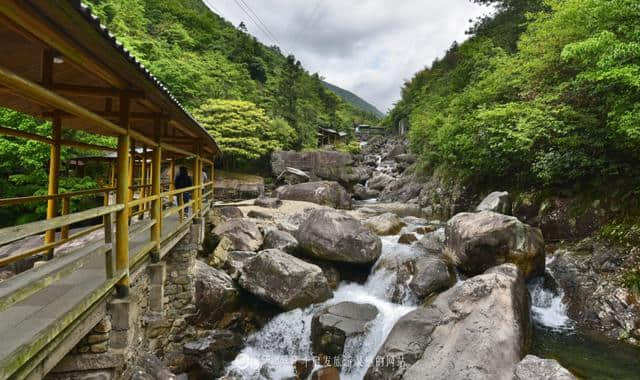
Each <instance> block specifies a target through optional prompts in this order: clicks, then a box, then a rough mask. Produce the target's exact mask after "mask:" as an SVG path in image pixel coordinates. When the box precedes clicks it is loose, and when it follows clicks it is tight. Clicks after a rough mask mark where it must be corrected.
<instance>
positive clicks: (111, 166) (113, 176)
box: [109, 162, 116, 187]
mask: <svg viewBox="0 0 640 380" xmlns="http://www.w3.org/2000/svg"><path fill="white" fill-rule="evenodd" d="M109 170H110V173H109V186H111V187H113V186H114V185H115V183H116V163H115V162H111V163H109Z"/></svg>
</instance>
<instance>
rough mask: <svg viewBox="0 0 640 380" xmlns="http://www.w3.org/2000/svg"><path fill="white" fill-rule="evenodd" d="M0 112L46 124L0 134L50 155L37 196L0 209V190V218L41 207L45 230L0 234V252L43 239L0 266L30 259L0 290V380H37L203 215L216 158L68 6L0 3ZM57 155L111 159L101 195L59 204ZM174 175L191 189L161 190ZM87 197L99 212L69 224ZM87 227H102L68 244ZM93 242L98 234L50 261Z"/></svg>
mask: <svg viewBox="0 0 640 380" xmlns="http://www.w3.org/2000/svg"><path fill="white" fill-rule="evenodd" d="M0 106H2V107H7V108H11V109H14V110H16V111H19V112H22V113H24V114H27V115H30V116H33V117H36V118H38V119H41V120H47V121H50V123H51V124H50V125H51V132H50V134H49V135H48V136H45V135H36V134H33V133H29V132H26V131H23V130H19V129H15V128H14V127H13V126H5V125H2V126H0V135H4V136H8V138H15V139H27V140H34V141H38V142H41V143H43V144H48V145H49V146H50V152H51V153H50V158H49V162H48V163H46V162H44V163H43V165H47V164H48V166H49V179H48V189H49V191H48V194H47V195H44V196H29V197H22V198H10V199H6V198H5V199H1V198H4V197H3V194H2V189H0V207H11V206H14V205H18V204H24V203H35V202H46V204H47V217H46V220H42V221H37V222H32V223H27V224H22V225H17V226H11V227H7V228H4V229H0V247H2V246H7V245H8V244H11V243H13V242H16V241H19V240H20V239H24V238H27V237H29V236H34V235H38V234H45V235H44V236H45V238H44V243H43V244H42V245H40V246H38V247H35V248H29V249H26V250H24V251H22V252H11V254H10V255H9V256H6V257H0V269H1V268H2V267H5V266H7V265H12V264H15V263H18V262H22V261H25V260H31V261H30V262H32V261H33V260H34V259H33V258H34V257H36V258H37V260H39V261H38V263H37V265H36V266H34V267H33V268H31V269H28V270H26V271H23V272H21V273H18V274H17V275H15V276H13V277H11V278H9V279H8V280H6V281H3V282H1V283H0V338H1V339H0V380H3V379H7V378H17V379H20V378H26V377H29V378H40V377H42V376H44V375H45V374H46V373H47V372H48V371H49V370H50V369H51V368H52V367H53V366H55V364H56V363H55V360H54V359H52V358H56V357H57V358H60V357H61V355H64V354H66V352H65V351H64V349H62V348H60V347H62V346H61V343H62V342H63V341H64V340H65V339H67V338H68V337H70V336H73V334H74V326H75V325H76V324H77V323H78V321H80V320H81V319H82V318H83V317H84V316H86V315H88V313H89V312H91V310H92V309H93V308H95V307H96V305H98V304H99V303H100V302H102V301H103V300H104V299H105V298H106V297H109V296H111V295H113V294H116V295H117V296H119V297H126V296H127V295H128V293H129V286H130V281H129V274H130V272H131V271H132V270H134V269H135V268H139V267H141V266H143V265H146V264H147V263H149V262H156V261H158V260H160V259H161V258H162V257H163V256H164V255H165V254H166V253H167V252H168V251H169V250H170V249H171V248H172V247H173V246H174V245H175V244H177V242H178V241H179V240H180V239H181V238H182V237H183V236H184V235H185V234H186V233H188V231H189V227H190V224H191V223H192V221H193V219H194V218H196V217H199V216H201V215H202V214H203V213H204V212H206V210H207V209H208V207H209V205H210V204H211V202H212V201H213V186H212V184H213V175H214V169H213V161H214V159H215V156H216V155H218V154H219V153H220V152H219V150H218V147H217V145H216V143H215V141H214V139H213V138H212V137H211V136H210V135H209V134H208V133H207V131H206V130H204V129H203V128H202V127H201V126H200V125H199V124H198V122H197V121H196V120H195V119H193V117H191V115H190V114H189V113H188V112H187V111H186V110H185V109H184V108H183V107H182V106H181V105H180V103H179V102H178V101H177V100H176V99H175V98H174V97H173V96H172V95H171V94H170V93H169V91H168V90H167V89H166V87H165V86H164V85H162V83H160V82H159V81H158V80H157V79H156V78H155V77H153V75H152V74H151V73H150V72H149V71H148V70H147V69H146V68H145V67H144V66H143V65H142V64H141V63H139V62H138V61H137V60H136V59H135V58H134V57H132V56H131V55H130V54H129V53H128V52H127V50H126V49H125V48H124V47H123V46H122V45H121V44H120V43H119V42H118V41H117V40H116V39H115V38H114V37H113V35H111V34H110V33H109V32H108V31H107V30H106V29H105V28H104V27H103V26H102V25H100V23H99V21H98V20H97V18H95V16H93V15H92V14H91V12H90V10H89V9H88V8H87V7H86V6H85V5H84V4H82V3H81V1H80V0H60V1H49V0H6V1H2V2H0ZM70 129H73V130H79V131H83V132H86V133H88V134H95V135H101V136H110V137H113V140H112V141H113V144H106V145H104V146H103V145H96V144H91V143H87V142H85V141H77V140H72V139H70V138H68V137H67V136H68V134H66V133H65V130H70ZM63 146H71V147H75V148H79V149H86V150H89V151H91V152H96V151H103V152H111V153H113V152H116V153H117V155H116V156H115V158H114V159H115V161H113V164H112V165H111V168H110V169H111V171H110V173H111V175H108V176H107V177H108V178H109V179H108V180H107V181H105V182H106V186H105V187H103V188H98V189H94V190H86V191H80V192H75V193H59V191H58V190H59V188H58V186H59V179H60V175H61V172H63V171H62V169H61V162H60V161H61V148H62V147H63ZM177 165H181V166H188V168H189V171H190V176H191V177H192V179H193V186H191V187H187V188H182V189H175V188H174V187H173V184H172V183H173V178H174V176H175V170H176V166H177ZM163 170H164V171H166V172H168V177H169V180H168V183H166V184H164V185H163V183H162V181H161V176H162V172H163ZM205 172H206V173H209V174H208V178H209V179H210V182H207V183H204V181H203V178H204V176H203V173H205ZM187 193H188V194H190V195H191V196H192V198H191V200H189V201H188V202H185V201H184V199H185V198H184V196H185V194H187ZM114 194H115V197H114V196H113V195H114ZM4 195H6V194H4ZM87 196H91V197H100V199H102V200H103V201H102V206H101V207H97V208H93V209H88V210H82V211H79V212H74V213H72V212H71V208H70V204H71V199H74V198H75V197H87ZM187 209H190V211H189V212H188V213H187V212H186V210H187ZM96 219H99V220H101V221H102V223H100V224H94V225H93V226H92V227H86V228H84V229H82V230H81V231H80V232H76V233H73V234H71V233H70V231H71V227H72V226H75V225H78V223H86V222H88V221H95V220H96ZM96 231H104V232H103V233H102V234H99V237H95V238H91V239H88V240H87V241H86V242H85V244H83V245H82V246H80V247H78V248H77V249H75V250H72V251H70V252H65V253H64V254H58V253H57V248H59V247H61V246H63V245H65V244H69V243H70V242H72V241H74V239H78V238H81V237H85V238H86V236H94V235H93V234H95V233H96ZM89 234H92V235H89ZM56 350H58V351H60V350H62V351H61V352H57V351H56ZM66 350H67V351H68V349H66ZM53 353H56V355H52V354H53Z"/></svg>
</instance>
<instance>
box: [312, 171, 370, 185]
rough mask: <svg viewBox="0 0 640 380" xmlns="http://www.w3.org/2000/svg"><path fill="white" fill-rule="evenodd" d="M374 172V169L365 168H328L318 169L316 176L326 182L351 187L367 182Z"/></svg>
mask: <svg viewBox="0 0 640 380" xmlns="http://www.w3.org/2000/svg"><path fill="white" fill-rule="evenodd" d="M372 172H373V169H372V168H370V167H364V166H357V167H352V166H326V167H319V168H317V169H316V172H315V174H316V175H317V176H318V177H320V178H322V179H324V180H327V181H337V182H340V184H341V185H343V186H347V187H351V186H353V185H355V184H357V183H364V182H366V181H367V179H369V178H370V177H371V173H372Z"/></svg>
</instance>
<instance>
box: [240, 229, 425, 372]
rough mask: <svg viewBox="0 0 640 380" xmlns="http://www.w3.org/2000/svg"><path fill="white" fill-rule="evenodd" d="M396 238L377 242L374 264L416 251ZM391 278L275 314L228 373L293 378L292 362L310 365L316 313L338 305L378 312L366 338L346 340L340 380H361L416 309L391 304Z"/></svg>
mask: <svg viewBox="0 0 640 380" xmlns="http://www.w3.org/2000/svg"><path fill="white" fill-rule="evenodd" d="M398 237H399V236H388V237H384V238H382V255H381V256H380V259H379V260H384V259H385V258H386V257H389V256H393V257H398V255H413V254H416V253H417V251H415V250H413V249H412V248H411V247H409V246H407V245H403V244H398V243H397V240H398ZM395 281H396V278H395V274H393V273H391V272H388V271H386V270H378V271H374V272H373V273H372V274H371V275H370V276H369V278H368V279H367V281H366V282H365V283H364V284H357V283H347V282H343V283H341V284H340V285H339V287H338V289H337V290H336V291H335V292H334V295H333V298H331V299H330V300H328V301H326V302H324V303H322V304H318V305H313V306H311V307H308V308H306V309H296V310H293V311H290V312H287V313H283V314H280V315H279V316H277V317H276V318H274V319H273V320H272V321H270V322H269V323H268V324H267V325H266V326H265V327H264V328H263V329H262V330H260V331H259V332H257V333H255V334H253V335H252V336H250V337H249V338H248V339H247V346H246V348H245V349H244V350H243V351H242V352H241V353H240V354H239V355H238V356H237V357H236V359H235V360H234V361H233V362H232V363H231V365H230V366H229V368H228V372H229V374H233V375H238V376H240V377H242V378H243V379H261V378H267V379H268V378H272V379H282V378H287V377H291V376H294V372H293V363H294V362H295V361H296V360H303V359H304V360H311V359H313V354H312V352H311V339H310V338H311V319H312V318H313V315H314V314H315V312H317V311H318V310H320V309H322V308H324V307H327V306H329V305H332V304H336V303H339V302H343V301H351V302H356V303H367V304H371V305H374V306H375V307H376V308H377V309H378V312H379V314H378V317H377V318H376V319H375V320H373V321H372V322H371V325H370V326H369V328H368V331H367V333H365V334H364V335H363V336H360V337H357V338H353V339H352V338H348V339H347V341H346V343H345V350H344V357H343V360H348V361H349V362H350V363H351V364H350V365H349V366H346V367H343V369H342V373H341V379H344V380H356V379H357V380H360V379H362V378H363V377H364V374H365V373H366V371H367V369H368V367H369V364H370V363H371V362H372V361H373V358H374V356H375V355H376V353H377V352H378V349H379V348H380V346H382V343H384V340H385V338H386V337H387V335H388V334H389V332H390V331H391V328H392V327H393V326H394V324H395V323H396V321H397V320H398V319H400V318H401V317H402V316H403V315H405V314H407V313H408V312H410V311H411V310H413V309H414V308H415V307H416V306H415V304H414V303H413V301H412V297H405V300H403V303H402V304H395V303H392V302H390V299H391V296H392V294H391V293H392V289H393V284H394V283H395Z"/></svg>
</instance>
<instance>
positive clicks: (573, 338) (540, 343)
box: [529, 258, 640, 380]
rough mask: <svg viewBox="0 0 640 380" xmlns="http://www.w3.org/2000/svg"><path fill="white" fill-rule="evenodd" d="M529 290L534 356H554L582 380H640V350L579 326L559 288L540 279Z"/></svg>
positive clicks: (532, 351) (534, 281)
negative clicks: (549, 285)
mask: <svg viewBox="0 0 640 380" xmlns="http://www.w3.org/2000/svg"><path fill="white" fill-rule="evenodd" d="M551 260H553V258H550V259H547V265H548V264H550V262H551ZM529 292H530V294H531V316H532V320H533V339H532V345H531V353H532V354H533V355H537V356H539V357H542V358H551V359H556V360H557V361H558V362H559V363H560V364H562V365H563V366H564V367H565V368H567V369H569V370H570V371H571V372H573V373H574V374H575V375H577V376H579V377H580V378H582V379H596V380H601V379H602V380H604V379H625V380H626V379H629V380H631V379H636V380H637V379H640V349H638V348H637V347H634V346H631V345H629V344H625V343H621V342H619V341H616V340H613V339H611V338H608V337H606V336H603V335H602V334H601V333H595V332H591V331H585V330H583V329H581V328H580V327H579V326H577V325H576V324H575V323H574V322H573V321H572V320H571V319H570V318H569V316H568V315H567V306H566V305H565V304H564V302H563V296H564V292H563V291H562V289H561V288H559V289H558V291H557V292H553V291H552V290H550V289H548V288H545V286H544V280H543V279H542V278H537V279H535V280H533V281H532V282H531V283H530V284H529Z"/></svg>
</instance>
